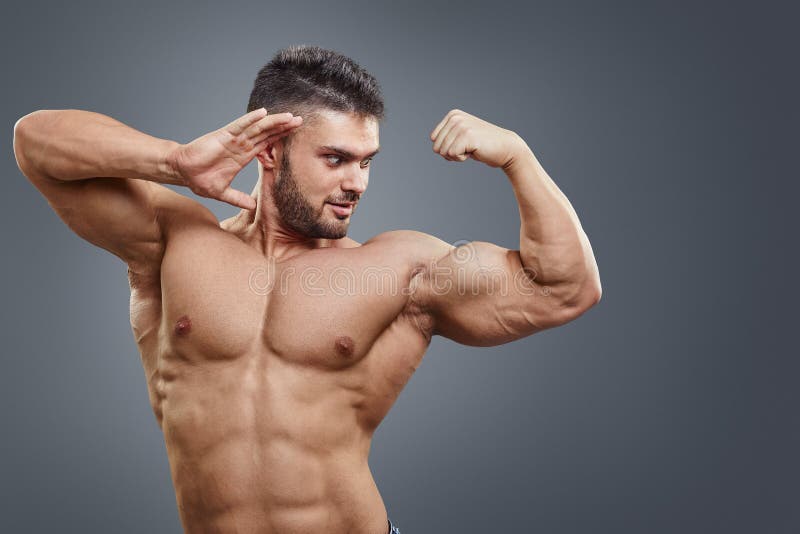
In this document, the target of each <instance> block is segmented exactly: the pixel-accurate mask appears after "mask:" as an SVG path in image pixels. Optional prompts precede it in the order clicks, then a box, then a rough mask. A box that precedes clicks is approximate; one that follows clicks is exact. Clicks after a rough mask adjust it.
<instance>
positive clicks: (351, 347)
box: [336, 336, 356, 356]
mask: <svg viewBox="0 0 800 534" xmlns="http://www.w3.org/2000/svg"><path fill="white" fill-rule="evenodd" d="M355 349H356V344H355V343H354V342H353V338H351V337H350V336H339V337H337V338H336V352H338V353H339V354H341V355H342V356H352V354H353V352H354V351H355Z"/></svg>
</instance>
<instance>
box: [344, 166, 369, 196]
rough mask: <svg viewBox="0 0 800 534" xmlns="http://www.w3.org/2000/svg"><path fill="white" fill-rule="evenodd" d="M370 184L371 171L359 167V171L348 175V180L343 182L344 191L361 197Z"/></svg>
mask: <svg viewBox="0 0 800 534" xmlns="http://www.w3.org/2000/svg"><path fill="white" fill-rule="evenodd" d="M368 183H369V169H362V168H360V167H359V168H358V169H357V170H353V171H351V172H350V173H348V175H347V179H346V180H345V181H344V182H342V189H343V190H344V191H352V192H353V193H356V194H357V195H359V196H360V195H361V194H362V193H364V191H366V189H367V184H368Z"/></svg>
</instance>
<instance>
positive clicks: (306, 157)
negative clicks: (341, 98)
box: [272, 110, 378, 239]
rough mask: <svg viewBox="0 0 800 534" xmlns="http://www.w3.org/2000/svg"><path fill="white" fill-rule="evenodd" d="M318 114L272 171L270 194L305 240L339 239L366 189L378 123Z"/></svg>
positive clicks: (334, 113)
mask: <svg viewBox="0 0 800 534" xmlns="http://www.w3.org/2000/svg"><path fill="white" fill-rule="evenodd" d="M318 114H319V117H318V118H317V119H316V120H313V121H310V122H309V123H308V124H304V125H303V126H301V127H300V128H298V129H297V131H295V132H294V134H293V138H292V142H291V146H290V149H289V151H288V152H284V154H283V157H282V159H281V165H280V167H279V168H278V169H276V170H275V185H274V187H273V190H272V194H273V198H274V199H275V204H276V207H277V210H278V214H279V215H280V218H281V220H282V221H283V223H284V224H285V225H286V226H287V227H288V228H289V229H291V230H293V231H295V232H297V233H299V234H302V235H304V236H307V237H313V238H324V239H340V238H342V237H344V236H346V235H347V229H348V227H349V226H350V217H351V215H352V212H353V211H354V210H355V207H356V203H357V202H358V201H359V199H360V198H361V195H362V194H363V193H364V191H365V190H366V189H367V183H368V182H369V169H370V165H371V161H372V158H373V156H374V155H375V154H376V153H377V152H378V122H377V120H376V119H374V118H373V117H359V116H358V115H356V114H354V113H343V112H338V111H332V110H320V111H319V112H318Z"/></svg>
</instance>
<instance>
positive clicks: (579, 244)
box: [503, 139, 600, 295]
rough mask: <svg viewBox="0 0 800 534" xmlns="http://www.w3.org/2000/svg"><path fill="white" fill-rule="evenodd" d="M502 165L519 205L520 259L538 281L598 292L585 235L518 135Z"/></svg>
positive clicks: (565, 200) (594, 268)
mask: <svg viewBox="0 0 800 534" xmlns="http://www.w3.org/2000/svg"><path fill="white" fill-rule="evenodd" d="M520 143H521V144H520V149H519V150H518V151H517V152H516V153H515V156H514V158H513V160H512V161H511V162H510V163H509V164H508V165H506V166H505V167H504V169H503V170H504V172H505V173H506V176H508V179H509V180H510V182H511V185H512V187H513V189H514V195H515V196H516V199H517V202H518V204H519V214H520V221H521V225H520V257H521V259H522V263H523V265H524V266H525V267H527V268H529V269H532V270H533V271H534V272H535V273H536V277H535V280H536V281H537V282H539V283H542V284H544V285H550V286H555V285H559V284H560V285H566V286H571V287H572V289H573V291H571V292H570V294H571V295H574V294H575V291H574V290H575V289H578V290H581V291H583V290H584V289H589V288H590V289H593V290H596V291H598V292H599V289H600V279H599V275H598V270H597V264H596V262H595V259H594V254H593V252H592V248H591V245H590V244H589V239H588V238H587V236H586V234H585V233H584V231H583V228H582V227H581V224H580V221H579V220H578V215H577V214H576V213H575V210H574V209H573V207H572V204H570V202H569V200H568V199H567V197H566V195H564V193H563V192H562V191H561V190H560V189H559V188H558V186H556V184H555V182H553V180H552V179H551V178H550V177H549V176H548V174H547V172H545V170H544V168H542V166H541V165H540V164H539V161H538V160H537V159H536V156H535V155H534V154H533V152H532V151H531V150H530V148H529V147H528V146H527V144H525V142H524V141H522V140H521V139H520Z"/></svg>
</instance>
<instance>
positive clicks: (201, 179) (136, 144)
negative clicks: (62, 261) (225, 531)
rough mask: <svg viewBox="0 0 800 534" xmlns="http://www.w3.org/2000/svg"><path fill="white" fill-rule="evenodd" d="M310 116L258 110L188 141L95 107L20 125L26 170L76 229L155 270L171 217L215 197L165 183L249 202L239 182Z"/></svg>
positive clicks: (199, 209)
mask: <svg viewBox="0 0 800 534" xmlns="http://www.w3.org/2000/svg"><path fill="white" fill-rule="evenodd" d="M301 122H302V121H301V120H300V119H299V117H298V118H293V117H291V114H288V113H283V114H276V115H267V112H266V110H264V109H263V108H262V109H260V110H254V111H251V112H249V113H247V114H246V115H243V116H242V117H239V118H238V119H236V120H234V121H233V122H231V123H230V124H228V125H226V126H224V127H222V128H220V129H218V130H214V131H212V132H210V133H207V134H205V135H203V136H201V137H198V138H197V139H195V140H194V141H192V142H191V143H188V144H186V145H181V144H179V143H176V142H174V141H169V140H164V139H158V138H156V137H152V136H150V135H147V134H145V133H142V132H139V131H137V130H135V129H133V128H131V127H129V126H126V125H125V124H123V123H121V122H119V121H117V120H115V119H112V118H111V117H107V116H105V115H101V114H99V113H94V112H91V111H82V110H74V109H69V110H40V111H36V112H33V113H30V114H29V115H26V116H24V117H22V118H21V119H20V120H19V121H17V124H16V125H15V126H14V154H15V156H16V158H17V164H18V165H19V168H20V170H22V172H23V174H25V176H27V177H28V179H29V180H30V181H31V183H33V185H34V186H36V188H37V189H38V190H39V191H40V192H41V193H42V194H43V195H44V196H45V198H47V201H48V202H49V204H50V206H51V207H52V208H53V210H54V211H55V212H56V213H57V214H58V215H59V217H61V219H62V220H63V221H64V222H65V223H66V224H67V225H68V226H69V227H70V228H71V229H72V230H73V231H75V233H77V234H78V235H80V236H81V237H83V238H84V239H86V240H87V241H89V242H91V243H93V244H95V245H97V246H99V247H101V248H104V249H106V250H108V251H110V252H112V253H113V254H115V255H117V256H118V257H119V258H121V259H122V260H123V261H125V262H126V263H128V265H129V267H131V268H132V269H134V270H136V271H138V272H144V271H152V270H153V269H154V268H155V267H157V265H158V264H159V261H160V258H161V255H162V254H163V248H164V233H165V228H164V224H166V223H165V221H167V220H172V219H173V218H172V217H167V216H166V215H178V217H174V219H175V220H178V219H185V218H186V217H187V216H190V215H196V216H199V217H201V218H203V219H206V220H209V221H212V220H213V221H214V222H215V223H216V217H215V216H214V215H213V213H211V211H210V210H208V209H207V208H206V207H205V206H203V205H202V204H200V203H199V202H196V201H193V200H191V199H189V198H188V197H185V196H184V195H180V194H178V193H176V192H174V191H172V190H171V189H169V188H167V187H164V186H163V185H162V184H175V185H184V186H186V187H188V188H190V189H191V190H192V191H193V192H195V193H197V194H199V195H202V196H206V197H210V198H215V199H218V200H221V201H224V202H229V203H231V204H234V205H236V206H239V207H242V208H252V207H254V203H255V200H254V199H253V198H251V197H250V196H249V195H246V194H245V193H243V192H241V191H237V190H235V189H233V188H231V187H230V183H231V181H232V180H233V178H234V177H235V175H236V174H237V173H238V172H239V171H240V170H241V169H242V168H244V166H245V165H247V163H249V162H250V161H251V160H252V159H253V158H254V157H255V155H256V154H257V153H258V151H259V150H262V149H263V148H264V147H265V146H266V145H267V144H268V143H270V142H273V141H275V140H276V139H278V138H280V137H282V136H283V135H286V134H287V133H288V132H289V131H290V130H292V129H293V128H296V127H297V126H299V124H300V123H301Z"/></svg>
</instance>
